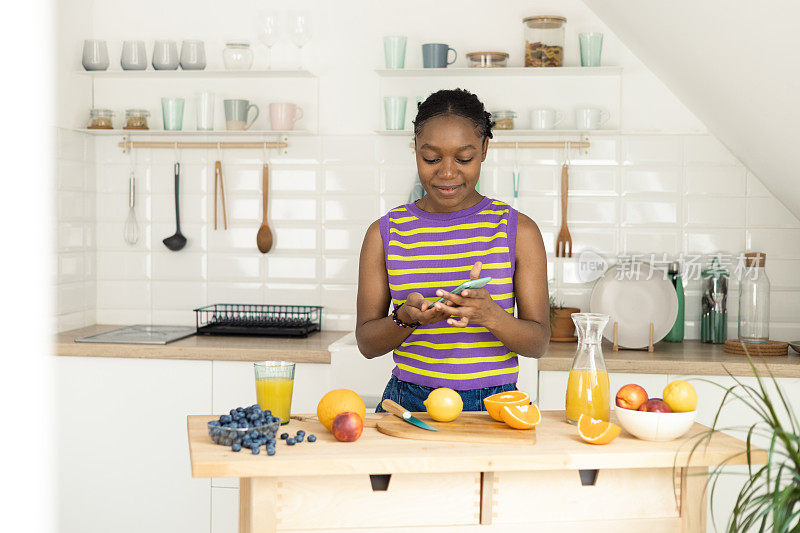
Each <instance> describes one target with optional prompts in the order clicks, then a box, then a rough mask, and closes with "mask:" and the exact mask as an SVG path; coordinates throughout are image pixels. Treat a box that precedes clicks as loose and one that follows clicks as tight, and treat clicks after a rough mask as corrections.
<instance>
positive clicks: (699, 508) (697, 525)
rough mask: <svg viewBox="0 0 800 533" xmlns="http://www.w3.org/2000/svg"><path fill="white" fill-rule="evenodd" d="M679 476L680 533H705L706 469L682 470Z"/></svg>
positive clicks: (706, 502)
mask: <svg viewBox="0 0 800 533" xmlns="http://www.w3.org/2000/svg"><path fill="white" fill-rule="evenodd" d="M681 474H682V475H681V492H680V494H681V531H685V532H687V533H688V532H691V533H705V531H706V509H707V507H708V494H707V493H706V492H705V487H706V481H707V480H708V468H707V467H690V468H683V469H682V473H681Z"/></svg>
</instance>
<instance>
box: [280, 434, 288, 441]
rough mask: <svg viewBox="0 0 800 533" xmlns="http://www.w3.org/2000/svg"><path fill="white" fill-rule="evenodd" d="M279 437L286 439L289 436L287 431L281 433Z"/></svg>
mask: <svg viewBox="0 0 800 533" xmlns="http://www.w3.org/2000/svg"><path fill="white" fill-rule="evenodd" d="M281 438H282V439H283V440H286V439H288V438H289V434H288V433H281Z"/></svg>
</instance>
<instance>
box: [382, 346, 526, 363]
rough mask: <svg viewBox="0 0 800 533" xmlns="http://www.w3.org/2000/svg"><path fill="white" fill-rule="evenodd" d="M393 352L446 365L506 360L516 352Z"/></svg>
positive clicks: (425, 361) (421, 360)
mask: <svg viewBox="0 0 800 533" xmlns="http://www.w3.org/2000/svg"><path fill="white" fill-rule="evenodd" d="M394 353H395V354H397V355H402V356H403V357H408V358H409V359H414V360H415V361H420V362H423V363H431V364H436V363H445V364H448V365H467V364H472V363H496V362H500V361H508V360H509V359H511V358H513V357H514V356H516V355H517V354H515V353H514V352H508V353H506V354H503V355H483V356H478V357H441V358H440V357H426V356H424V355H419V354H416V353H411V352H404V351H402V350H395V351H394Z"/></svg>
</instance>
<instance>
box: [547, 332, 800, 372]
mask: <svg viewBox="0 0 800 533" xmlns="http://www.w3.org/2000/svg"><path fill="white" fill-rule="evenodd" d="M576 346H577V345H576V343H574V342H551V343H550V346H549V347H548V349H547V353H545V354H544V355H543V356H542V357H541V358H539V370H542V371H545V370H559V371H564V372H566V371H569V370H570V369H571V368H572V360H573V358H574V357H575V349H576ZM653 347H654V351H653V352H648V351H647V350H622V349H620V350H619V351H618V352H615V351H613V349H612V345H611V343H608V342H606V341H604V342H603V359H604V360H605V363H606V368H607V369H608V371H609V372H629V373H632V374H673V375H706V376H724V375H726V374H727V372H726V371H725V369H726V368H727V369H728V370H729V371H730V372H731V374H733V375H734V376H752V375H753V370H752V368H750V363H749V362H748V360H747V357H746V356H744V355H735V354H730V353H725V351H724V350H723V345H722V344H710V343H703V342H700V341H698V340H686V341H683V342H658V343H656V344H655V345H653ZM754 361H755V362H756V368H758V371H759V373H762V370H765V368H764V364H763V362H766V365H767V368H769V370H771V371H772V373H773V374H774V375H775V377H783V378H797V377H800V356H799V355H797V354H795V353H794V352H793V351H792V348H791V347H789V355H779V356H765V357H761V358H755V359H754Z"/></svg>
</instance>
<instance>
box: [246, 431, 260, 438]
mask: <svg viewBox="0 0 800 533" xmlns="http://www.w3.org/2000/svg"><path fill="white" fill-rule="evenodd" d="M247 435H248V436H249V437H250V438H251V439H257V438H258V431H256V430H253V431H251V432H249V433H248V434H247Z"/></svg>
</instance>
